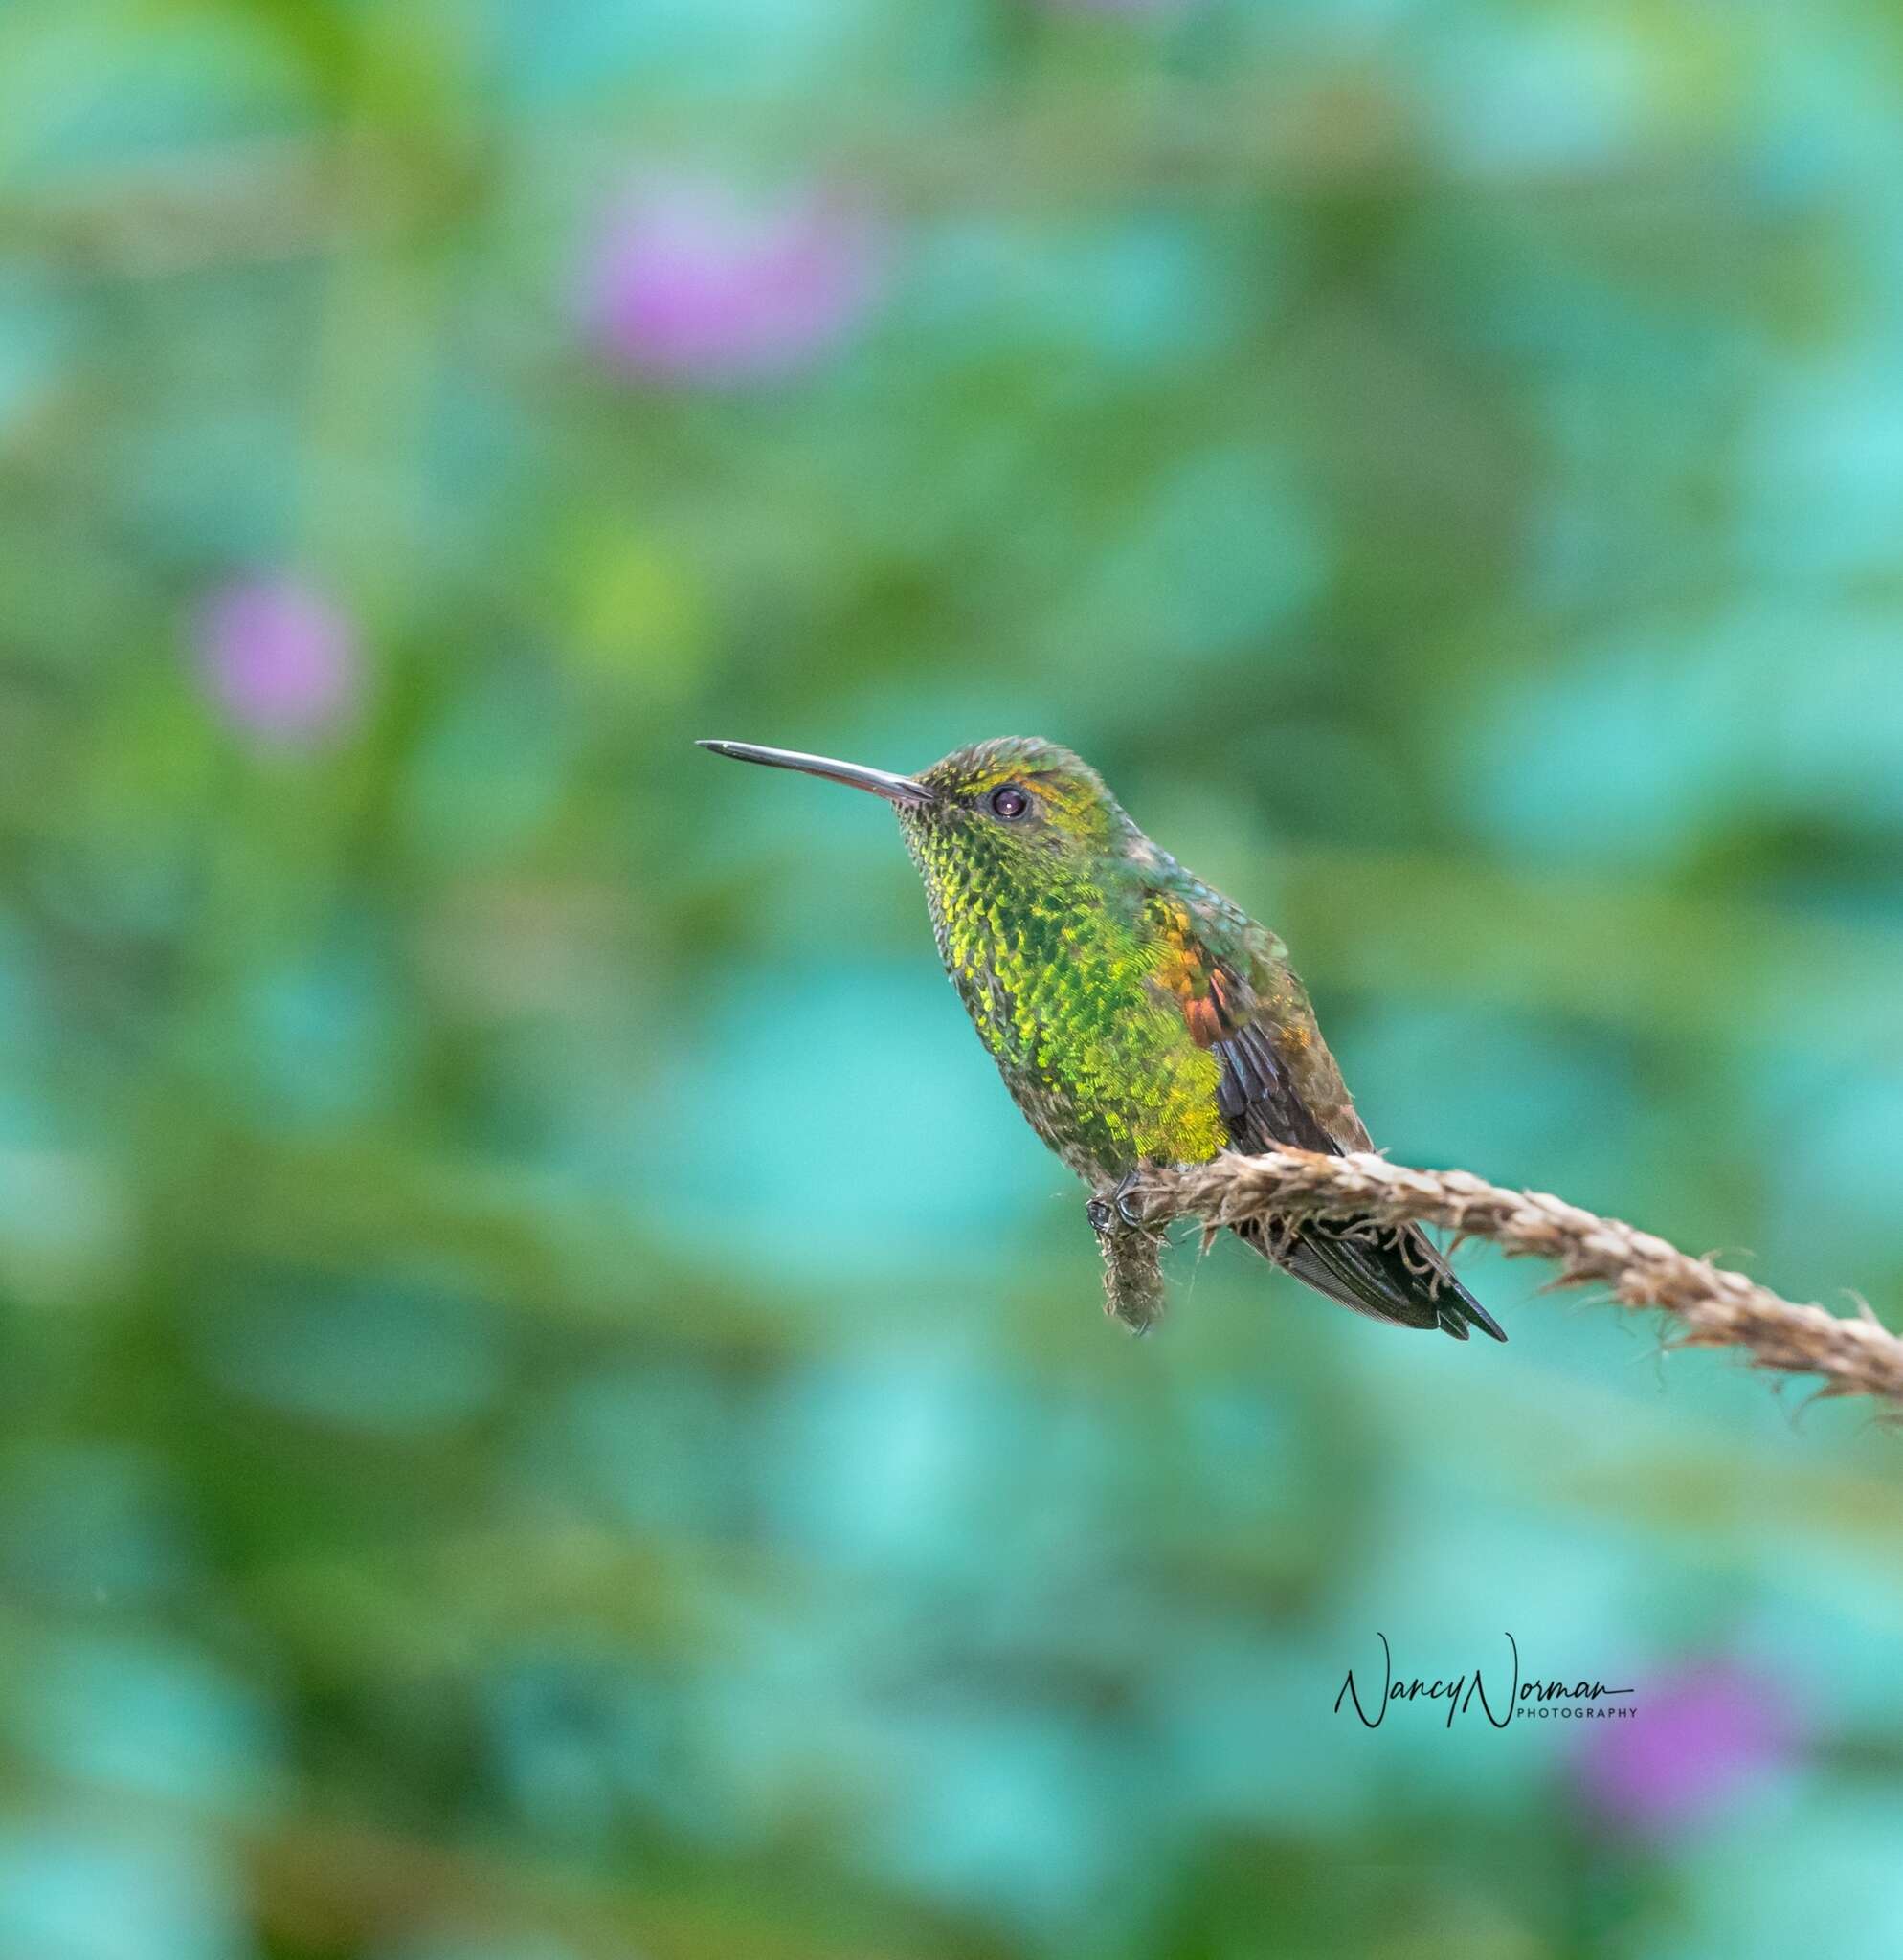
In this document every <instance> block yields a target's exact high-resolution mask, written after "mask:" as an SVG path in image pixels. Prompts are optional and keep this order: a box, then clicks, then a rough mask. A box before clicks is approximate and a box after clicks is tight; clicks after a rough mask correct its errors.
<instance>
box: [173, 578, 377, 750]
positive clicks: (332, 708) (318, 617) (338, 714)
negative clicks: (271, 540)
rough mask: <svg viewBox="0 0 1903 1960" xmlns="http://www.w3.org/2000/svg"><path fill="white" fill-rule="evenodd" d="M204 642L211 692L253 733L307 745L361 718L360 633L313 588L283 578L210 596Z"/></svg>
mask: <svg viewBox="0 0 1903 1960" xmlns="http://www.w3.org/2000/svg"><path fill="white" fill-rule="evenodd" d="M196 637H197V652H198V668H199V674H200V676H201V678H202V679H203V681H204V685H205V690H206V692H207V693H208V694H209V695H210V696H211V698H212V699H213V701H214V702H216V703H217V704H218V706H219V707H220V708H222V709H223V710H224V712H225V714H226V715H227V716H228V717H229V718H230V720H231V721H232V722H233V723H234V724H235V725H236V726H237V727H238V728H240V729H241V730H243V731H244V732H245V733H246V734H248V735H251V736H254V737H256V738H257V739H258V740H259V741H261V742H265V743H269V744H272V745H274V746H283V747H305V746H313V745H315V744H317V743H320V742H323V741H324V740H325V739H326V738H328V737H330V736H333V735H335V734H337V733H339V732H340V731H341V730H342V729H343V728H345V727H346V726H347V725H348V724H349V723H350V722H351V721H352V720H353V719H354V718H355V715H356V711H357V705H358V700H359V697H360V695H361V692H362V681H363V674H362V665H361V661H360V657H359V653H358V647H357V636H356V633H355V631H354V629H353V628H352V626H351V624H350V622H349V620H348V619H347V617H346V616H345V615H344V613H343V612H340V611H339V610H338V609H337V608H336V607H335V606H333V605H332V604H331V603H330V602H329V601H328V600H327V599H325V597H324V596H323V594H322V593H320V592H317V591H315V590H312V588H310V587H309V586H307V585H303V584H301V583H300V582H299V581H298V580H296V579H294V578H290V577H287V576H283V575H274V576H260V577H256V578H247V579H239V580H236V581H235V582H234V583H233V584H231V585H227V586H224V587H222V588H220V589H219V590H216V591H214V592H213V593H212V594H211V595H210V597H208V598H207V600H206V601H205V604H204V606H203V607H202V608H201V610H200V612H199V614H198V621H197V635H196Z"/></svg>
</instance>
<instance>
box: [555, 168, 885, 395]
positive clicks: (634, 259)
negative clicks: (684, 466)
mask: <svg viewBox="0 0 1903 1960" xmlns="http://www.w3.org/2000/svg"><path fill="white" fill-rule="evenodd" d="M883 246H884V239H883V236H882V234H881V229H880V227H879V226H878V224H877V223H876V222H875V221H874V219H873V218H872V216H871V215H870V213H869V212H866V211H865V210H864V209H862V208H861V207H859V206H857V205H855V204H854V203H853V202H852V201H851V200H850V199H848V198H847V197H845V196H844V195H842V194H841V193H840V192H839V191H837V190H830V189H800V190H795V191H784V192H781V193H780V194H779V195H777V196H776V197H773V198H772V199H769V200H765V201H757V202H755V201H749V200H746V199H744V198H742V197H741V196H740V195H739V193H738V192H737V191H735V190H734V189H732V188H731V187H730V186H727V185H723V184H719V183H715V182H712V181H709V180H706V179H701V178H683V177H657V178H651V179H648V180H645V181H644V182H642V183H640V184H638V185H637V186H635V188H634V189H632V190H631V191H630V193H629V194H628V196H627V198H626V199H625V200H624V201H623V203H622V204H621V206H620V207H619V209H618V210H617V211H616V212H614V213H613V214H612V216H611V217H610V219H609V221H608V223H607V224H606V226H605V227H604V228H603V231H602V233H601V235H600V236H599V238H598V239H597V240H596V242H595V245H594V249H593V255H592V257H591V260H590V263H589V266H588V269H587V273H586V276H585V280H584V286H583V292H582V314H583V318H584V320H585V322H586V323H587V326H588V330H589V332H590V334H591V335H592V337H593V340H594V342H595V344H596V345H597V346H598V347H600V349H601V350H602V352H603V353H605V354H606V355H607V356H608V357H609V358H610V359H611V360H613V361H615V362H616V363H617V364H618V365H620V366H622V367H626V368H628V369H629V370H630V371H631V372H633V373H636V374H638V375H642V376H644V377H646V378H648V379H651V380H659V381H673V382H711V383H732V382H744V381H750V380H758V379H766V378H771V377H772V376H776V375H781V374H786V373H790V372H793V371H795V370H796V369H798V368H800V367H806V366H808V365H810V364H811V363H812V362H814V361H816V360H817V359H818V358H819V357H820V356H821V355H823V354H824V353H825V352H826V351H827V350H828V349H829V348H831V347H833V346H835V345H837V344H838V343H839V342H840V340H842V339H843V338H844V337H845V335H846V334H847V333H849V332H850V331H851V329H852V328H853V326H854V325H855V324H856V323H858V322H859V320H860V319H861V318H862V316H863V315H864V313H865V312H866V310H867V309H868V307H869V306H870V305H871V304H872V302H873V300H874V298H875V297H876V295H877V292H878V288H879V285H880V280H881V275H882V272H883V268H884V249H883Z"/></svg>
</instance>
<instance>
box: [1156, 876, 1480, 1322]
mask: <svg viewBox="0 0 1903 1960" xmlns="http://www.w3.org/2000/svg"><path fill="white" fill-rule="evenodd" d="M1208 906H1209V908H1211V909H1213V908H1218V907H1220V923H1222V924H1225V925H1226V926H1227V927H1228V928H1229V929H1230V931H1231V932H1232V933H1235V932H1240V933H1242V934H1244V935H1250V934H1253V935H1255V936H1257V937H1259V938H1261V939H1263V940H1264V941H1265V943H1266V945H1267V946H1268V947H1272V948H1273V951H1272V954H1265V955H1263V956H1262V957H1260V958H1245V959H1239V960H1238V961H1236V962H1233V963H1232V962H1229V961H1226V960H1223V959H1221V958H1220V957H1219V956H1218V955H1216V954H1215V953H1214V952H1212V951H1211V949H1210V947H1209V945H1208V941H1207V939H1206V938H1205V936H1204V934H1203V932H1201V931H1199V930H1198V925H1200V924H1204V923H1206V922H1205V921H1204V920H1200V919H1198V911H1197V909H1193V907H1192V905H1191V903H1190V902H1188V901H1187V900H1186V898H1185V897H1184V896H1182V895H1180V894H1177V893H1174V892H1162V891H1153V892H1152V893H1151V894H1150V895H1149V899H1148V904H1147V911H1148V914H1149V917H1150V920H1151V923H1152V924H1153V927H1154V929H1155V930H1156V932H1157V933H1158V935H1159V938H1160V939H1161V940H1162V942H1163V944H1164V946H1165V947H1166V948H1167V951H1168V957H1167V958H1166V959H1165V960H1164V961H1163V962H1162V963H1161V966H1160V969H1159V971H1158V975H1157V978H1158V982H1159V984H1160V985H1161V986H1162V987H1163V988H1164V989H1165V990H1166V991H1168V992H1169V993H1171V994H1172V995H1173V996H1174V997H1175V999H1176V1000H1177V1001H1178V1002H1179V1003H1180V1004H1181V1006H1182V1009H1183V1013H1184V1017H1185V1019H1186V1020H1187V1021H1188V1022H1189V1026H1190V1030H1191V1032H1192V1034H1193V1035H1194V1036H1195V1037H1196V1039H1197V1040H1198V1042H1199V1043H1200V1044H1201V1045H1202V1046H1204V1047H1206V1048H1208V1049H1209V1050H1210V1051H1211V1053H1212V1054H1214V1055H1215V1057H1216V1058H1217V1060H1218V1061H1219V1062H1220V1063H1221V1067H1222V1073H1221V1077H1220V1080H1219V1082H1218V1085H1217V1092H1216V1093H1217V1102H1218V1106H1219V1108H1220V1111H1221V1115H1222V1121H1223V1125H1224V1126H1225V1127H1226V1128H1227V1130H1228V1132H1229V1136H1230V1140H1231V1142H1232V1143H1233V1144H1234V1146H1235V1147H1236V1148H1237V1149H1239V1150H1243V1151H1247V1152H1256V1151H1262V1150H1270V1149H1274V1148H1277V1147H1281V1146H1290V1147H1294V1148H1296V1149H1299V1150H1317V1151H1321V1152H1324V1153H1325V1154H1327V1155H1329V1156H1340V1155H1342V1154H1343V1153H1344V1152H1345V1151H1348V1150H1362V1149H1367V1148H1369V1147H1370V1139H1369V1136H1368V1132H1367V1130H1366V1129H1365V1128H1364V1127H1363V1126H1362V1124H1361V1119H1360V1118H1359V1117H1358V1116H1356V1115H1355V1113H1354V1104H1353V1103H1351V1102H1350V1101H1349V1098H1348V1091H1347V1089H1346V1088H1345V1087H1344V1086H1343V1084H1342V1080H1341V1076H1340V1072H1339V1071H1338V1070H1337V1069H1336V1068H1335V1065H1334V1060H1333V1058H1332V1056H1331V1055H1330V1054H1329V1052H1328V1048H1327V1045H1326V1044H1325V1043H1324V1042H1323V1040H1322V1038H1321V1032H1320V1030H1319V1029H1318V1028H1317V1027H1316V1026H1315V1019H1314V1014H1313V1012H1312V1010H1311V1009H1310V1006H1309V1002H1308V997H1307V995H1306V994H1305V993H1304V992H1303V991H1302V987H1301V984H1300V982H1299V981H1297V980H1296V979H1295V977H1294V975H1293V974H1292V973H1291V972H1289V971H1288V969H1287V964H1286V961H1285V960H1284V958H1283V956H1282V949H1281V944H1280V942H1279V941H1275V940H1272V939H1269V938H1268V936H1267V935H1265V934H1263V933H1262V932H1261V928H1259V927H1255V926H1252V925H1250V924H1249V923H1248V921H1247V920H1246V919H1244V918H1243V915H1242V914H1241V913H1239V912H1236V911H1235V910H1234V908H1233V907H1230V906H1229V905H1228V904H1227V902H1226V901H1219V900H1218V899H1217V898H1216V897H1215V895H1214V894H1211V895H1210V897H1209V901H1208ZM1244 967H1253V968H1254V969H1255V976H1256V977H1257V978H1259V979H1260V980H1261V981H1262V983H1263V984H1262V986H1261V987H1260V988H1259V987H1258V986H1256V985H1255V984H1252V981H1251V979H1250V978H1248V977H1245V976H1244V973H1243V971H1242V970H1240V969H1243V968H1244ZM1265 995H1267V996H1268V997H1266V998H1265ZM1238 1229H1239V1236H1242V1237H1243V1238H1244V1239H1246V1240H1247V1241H1248V1242H1249V1243H1250V1244H1251V1245H1253V1246H1254V1247H1255V1248H1256V1250H1257V1251H1258V1252H1260V1253H1262V1254H1263V1255H1264V1256H1265V1258H1270V1259H1272V1260H1274V1261H1275V1263H1276V1264H1278V1265H1281V1266H1284V1267H1286V1268H1287V1270H1288V1271H1289V1272H1291V1273H1292V1274H1294V1276H1295V1277H1296V1278H1297V1279H1298V1280H1300V1281H1303V1282H1304V1283H1305V1284H1307V1285H1310V1286H1312V1287H1313V1288H1314V1289H1315V1291H1316V1292H1318V1293H1322V1294H1325V1295H1326V1296H1327V1297H1328V1298H1329V1299H1331V1300H1333V1301H1338V1302H1339V1303H1341V1304H1342V1305H1343V1306H1348V1307H1353V1308H1354V1311H1355V1312H1356V1313H1364V1314H1367V1315H1369V1316H1370V1317H1371V1318H1372V1319H1375V1320H1379V1321H1388V1322H1391V1323H1393V1324H1395V1325H1399V1326H1406V1327H1439V1328H1440V1329H1441V1330H1442V1331H1443V1332H1444V1333H1446V1334H1450V1335H1452V1336H1453V1338H1454V1339H1455V1340H1457V1341H1465V1340H1466V1337H1467V1329H1468V1327H1469V1326H1476V1327H1479V1328H1480V1329H1481V1330H1482V1331H1483V1332H1485V1333H1488V1334H1490V1335H1492V1337H1493V1338H1494V1339H1495V1340H1496V1341H1504V1340H1505V1339H1506V1338H1507V1336H1506V1334H1505V1333H1504V1332H1503V1331H1502V1329H1501V1327H1500V1325H1499V1323H1498V1322H1497V1321H1495V1320H1494V1318H1493V1317H1492V1315H1491V1314H1489V1312H1488V1311H1487V1309H1486V1308H1485V1307H1484V1306H1482V1305H1481V1303H1479V1302H1478V1301H1477V1300H1475V1299H1474V1297H1473V1295H1472V1294H1470V1293H1469V1292H1468V1291H1467V1290H1466V1287H1465V1286H1463V1285H1462V1284H1461V1283H1460V1281H1458V1280H1456V1279H1455V1278H1454V1276H1453V1273H1452V1272H1451V1270H1449V1268H1448V1265H1447V1262H1446V1259H1445V1258H1444V1257H1443V1255H1442V1254H1441V1252H1440V1250H1439V1249H1438V1248H1437V1247H1436V1246H1435V1245H1434V1243H1433V1241H1432V1240H1431V1239H1429V1238H1428V1237H1427V1236H1426V1234H1425V1233H1423V1232H1422V1231H1421V1229H1420V1228H1419V1227H1418V1226H1412V1225H1410V1226H1404V1227H1402V1228H1400V1229H1399V1230H1398V1231H1383V1232H1377V1231H1375V1230H1373V1229H1371V1228H1370V1227H1369V1226H1366V1225H1358V1226H1357V1225H1355V1224H1354V1223H1353V1222H1350V1223H1348V1224H1344V1225H1328V1224H1320V1223H1316V1224H1310V1225H1306V1226H1304V1227H1303V1228H1302V1229H1301V1230H1300V1231H1299V1232H1283V1233H1277V1232H1274V1231H1272V1230H1270V1229H1267V1228H1265V1227H1262V1226H1244V1227H1240V1228H1238Z"/></svg>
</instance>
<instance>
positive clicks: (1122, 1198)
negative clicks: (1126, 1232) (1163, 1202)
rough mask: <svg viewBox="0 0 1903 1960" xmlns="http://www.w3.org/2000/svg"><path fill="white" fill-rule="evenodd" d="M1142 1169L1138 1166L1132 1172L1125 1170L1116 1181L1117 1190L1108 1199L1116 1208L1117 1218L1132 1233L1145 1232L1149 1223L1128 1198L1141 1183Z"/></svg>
mask: <svg viewBox="0 0 1903 1960" xmlns="http://www.w3.org/2000/svg"><path fill="white" fill-rule="evenodd" d="M1143 1169H1144V1167H1143V1166H1142V1165H1141V1164H1139V1165H1138V1166H1137V1167H1136V1169H1134V1170H1126V1171H1125V1172H1124V1174H1123V1175H1122V1177H1120V1178H1119V1179H1118V1180H1117V1188H1116V1189H1115V1190H1114V1191H1113V1192H1111V1193H1110V1197H1109V1202H1110V1203H1111V1204H1113V1205H1114V1206H1115V1207H1116V1208H1117V1216H1118V1217H1119V1218H1121V1219H1122V1220H1123V1222H1124V1223H1125V1224H1126V1225H1128V1226H1129V1227H1130V1228H1131V1231H1132V1232H1142V1231H1146V1230H1147V1229H1148V1227H1149V1223H1150V1221H1149V1220H1148V1219H1147V1218H1146V1217H1145V1216H1144V1215H1143V1214H1142V1213H1141V1212H1139V1211H1138V1210H1137V1208H1136V1207H1135V1205H1133V1204H1132V1203H1131V1196H1130V1194H1131V1192H1133V1191H1134V1190H1135V1189H1136V1187H1137V1185H1138V1184H1139V1183H1140V1182H1141V1180H1142V1177H1143Z"/></svg>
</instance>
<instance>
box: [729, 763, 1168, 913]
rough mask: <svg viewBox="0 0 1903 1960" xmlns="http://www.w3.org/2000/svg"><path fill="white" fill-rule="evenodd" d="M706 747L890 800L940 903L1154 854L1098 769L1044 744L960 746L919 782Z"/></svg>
mask: <svg viewBox="0 0 1903 1960" xmlns="http://www.w3.org/2000/svg"><path fill="white" fill-rule="evenodd" d="M701 746H702V747H703V748H711V749H713V750H714V751H715V752H716V753H718V754H721V755H730V756H732V757H734V758H735V759H736V760H738V761H741V762H759V763H766V764H769V765H771V766H772V767H773V768H791V769H798V770H800V771H802V772H803V773H805V774H807V775H814V776H821V777H824V778H825V779H826V780H827V781H829V782H835V783H845V784H847V785H849V786H850V787H851V788H853V789H857V790H869V791H871V792H872V793H873V794H874V795H876V796H883V797H884V799H885V800H886V801H887V802H888V803H890V804H891V805H892V806H893V807H894V808H895V809H896V810H897V812H898V814H899V825H900V828H901V829H902V830H903V831H904V832H905V835H906V842H907V845H908V846H909V847H910V850H911V853H912V856H913V857H915V858H916V859H917V860H918V865H919V869H920V871H921V872H922V873H923V874H924V876H925V880H926V883H927V885H928V887H929V889H930V890H931V894H932V898H933V901H934V903H936V902H939V901H940V900H941V899H948V898H951V897H952V895H953V894H954V893H956V894H965V895H969V894H971V893H973V892H974V891H975V890H982V889H984V888H987V887H991V888H1000V887H1010V888H1013V889H1019V890H1022V889H1036V888H1037V887H1039V886H1041V885H1050V884H1056V883H1060V882H1070V881H1074V880H1078V879H1080V878H1090V877H1093V876H1095V875H1097V874H1099V873H1101V872H1102V871H1103V870H1104V869H1105V868H1106V867H1107V865H1108V860H1111V859H1117V858H1128V857H1135V856H1139V855H1141V854H1142V853H1143V852H1144V851H1145V850H1146V849H1148V848H1149V847H1148V845H1147V842H1146V840H1145V838H1144V836H1143V834H1142V833H1141V832H1140V831H1139V830H1138V829H1137V828H1136V826H1135V825H1134V824H1133V823H1131V820H1130V818H1129V817H1127V816H1126V815H1125V814H1124V813H1123V810H1122V808H1121V806H1120V805H1119V804H1118V802H1117V800H1116V798H1115V797H1114V796H1112V795H1111V794H1110V792H1109V791H1108V789H1106V788H1105V786H1104V779H1103V777H1101V776H1100V775H1099V774H1098V773H1097V771H1096V770H1095V769H1093V768H1091V767H1090V765H1089V764H1088V763H1086V762H1085V761H1084V760H1083V759H1082V758H1081V757H1079V756H1076V755H1073V754H1072V753H1071V751H1070V750H1069V749H1067V748H1061V747H1059V746H1058V745H1057V744H1056V743H1055V742H1044V741H1041V740H1040V739H1039V738H1038V737H1036V736H1030V735H1007V736H1002V737H999V738H998V739H996V740H995V741H991V742H975V743H974V744H972V746H970V747H968V748H955V749H953V750H952V753H951V754H950V755H948V756H946V757H945V758H944V760H943V761H941V762H935V763H933V764H932V766H931V767H930V768H929V769H923V770H921V771H920V772H919V774H918V775H916V776H898V775H892V774H890V773H889V772H888V771H886V770H884V769H873V768H864V767H862V765H861V764H858V763H844V762H834V761H832V760H830V759H829V758H827V757H824V756H816V755H800V754H797V753H795V752H794V751H793V750H791V749H783V748H756V747H754V746H751V745H750V744H748V743H742V742H704V743H702V745H701Z"/></svg>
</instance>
